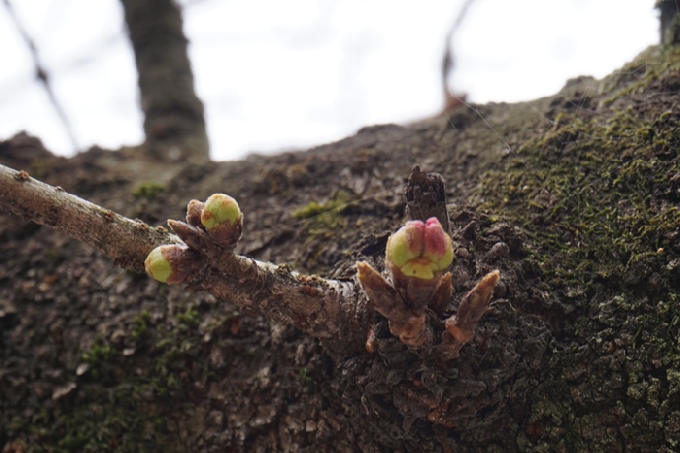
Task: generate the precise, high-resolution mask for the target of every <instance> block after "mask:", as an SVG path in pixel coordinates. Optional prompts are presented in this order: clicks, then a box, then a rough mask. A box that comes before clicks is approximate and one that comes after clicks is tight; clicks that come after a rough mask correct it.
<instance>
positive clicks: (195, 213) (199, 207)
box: [187, 200, 205, 226]
mask: <svg viewBox="0 0 680 453" xmlns="http://www.w3.org/2000/svg"><path fill="white" fill-rule="evenodd" d="M204 208H205V204H204V203H203V202H202V201H198V200H191V201H190V202H189V204H188V205H187V223H188V224H189V225H191V226H199V225H201V217H202V216H203V209H204Z"/></svg>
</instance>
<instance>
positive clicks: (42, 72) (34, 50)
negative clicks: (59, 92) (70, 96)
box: [3, 0, 80, 151]
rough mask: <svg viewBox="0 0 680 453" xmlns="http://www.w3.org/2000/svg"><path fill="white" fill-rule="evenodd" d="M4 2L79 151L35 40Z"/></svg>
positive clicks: (36, 70) (37, 72) (42, 81)
mask: <svg viewBox="0 0 680 453" xmlns="http://www.w3.org/2000/svg"><path fill="white" fill-rule="evenodd" d="M3 4H4V5H5V8H6V9H7V14H9V17H10V18H11V19H12V22H14V25H15V26H16V27H17V31H18V32H19V34H20V35H21V37H22V38H23V40H24V41H25V42H26V45H27V46H28V48H29V50H30V52H31V57H32V58H33V66H34V68H35V78H36V79H37V80H38V81H39V82H40V83H41V84H42V86H43V88H44V89H45V91H46V92H47V97H48V98H49V99H50V102H51V103H52V106H53V107H54V110H55V111H56V112H57V115H58V116H59V119H60V120H61V122H62V124H63V126H64V129H66V133H67V134H68V138H69V140H70V141H71V145H72V146H73V150H74V151H78V150H79V149H80V146H79V145H78V140H76V135H75V133H74V132H73V128H71V123H70V122H69V120H68V116H67V115H66V110H64V108H63V107H62V105H61V104H60V103H59V100H58V99H57V96H56V95H55V94H54V91H53V90H52V86H51V85H50V78H49V75H48V73H47V70H46V69H45V66H43V64H42V63H41V62H40V59H39V58H38V50H37V48H36V46H35V40H34V39H33V38H32V37H31V35H30V34H29V33H28V32H27V31H26V29H25V28H24V27H23V26H22V25H21V21H20V20H19V17H18V16H17V14H16V12H15V11H14V8H13V7H12V4H11V3H10V2H9V0H3Z"/></svg>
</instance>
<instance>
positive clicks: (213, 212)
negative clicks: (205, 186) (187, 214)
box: [201, 193, 242, 230]
mask: <svg viewBox="0 0 680 453" xmlns="http://www.w3.org/2000/svg"><path fill="white" fill-rule="evenodd" d="M241 217H242V214H241V210H240V209H239V208H238V203H237V202H236V200H234V199H233V198H232V197H230V196H229V195H225V194H223V193H216V194H213V195H210V197H208V199H207V200H206V201H205V206H204V207H203V213H202V214H201V223H202V224H203V226H204V227H205V228H206V230H211V229H213V228H215V227H217V226H219V225H222V224H224V223H227V222H228V223H230V224H232V225H233V224H235V223H236V222H237V221H238V220H241Z"/></svg>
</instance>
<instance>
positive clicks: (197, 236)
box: [144, 194, 243, 285]
mask: <svg viewBox="0 0 680 453" xmlns="http://www.w3.org/2000/svg"><path fill="white" fill-rule="evenodd" d="M169 223H170V226H171V227H172V229H173V230H175V232H176V233H177V234H178V235H179V236H180V238H181V239H182V240H184V242H185V243H186V244H171V245H161V246H159V247H156V248H155V249H153V250H152V251H151V253H149V255H148V256H147V258H146V260H145V261H144V267H145V269H146V272H147V273H148V274H149V275H150V276H151V277H152V278H153V279H155V280H158V281H160V282H164V283H168V284H169V285H172V284H176V283H181V282H183V281H184V280H185V279H186V278H187V276H188V275H189V273H190V272H191V270H192V264H193V263H195V261H196V260H195V253H196V251H195V250H192V249H199V250H200V249H201V248H204V246H205V247H212V246H218V247H220V248H221V249H224V250H233V249H234V247H236V244H237V243H238V240H239V239H240V237H241V232H242V230H243V214H242V213H241V210H240V209H239V207H238V203H237V202H236V200H235V199H234V198H232V197H230V196H229V195H225V194H213V195H211V196H210V197H208V199H207V200H206V201H205V202H201V201H198V200H191V202H189V205H188V206H187V224H188V225H187V224H185V223H182V222H174V221H170V222H169ZM187 245H188V247H187Z"/></svg>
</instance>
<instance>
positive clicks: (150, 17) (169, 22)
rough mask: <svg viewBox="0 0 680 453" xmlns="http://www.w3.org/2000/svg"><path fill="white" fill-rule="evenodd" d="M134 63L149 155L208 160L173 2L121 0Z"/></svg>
mask: <svg viewBox="0 0 680 453" xmlns="http://www.w3.org/2000/svg"><path fill="white" fill-rule="evenodd" d="M121 2H122V4H123V8H124V9H125V22H126V23H127V27H128V32H129V34H130V40H131V41H132V47H133V49H134V51H135V61H136V63H137V74H138V84H139V92H140V102H141V106H142V111H143V112H144V133H145V134H146V145H147V146H148V149H149V151H150V153H151V155H152V156H153V157H154V158H156V159H161V160H190V161H196V162H203V161H206V160H209V159H210V154H209V146H208V137H207V135H206V130H205V118H204V115H203V102H201V100H200V99H199V98H198V97H197V96H196V93H195V92H194V76H193V74H192V72H191V64H190V63H189V57H188V56H187V39H186V37H185V36H184V33H183V31H182V14H181V11H180V9H179V6H178V5H177V4H176V3H175V2H174V0H121Z"/></svg>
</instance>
